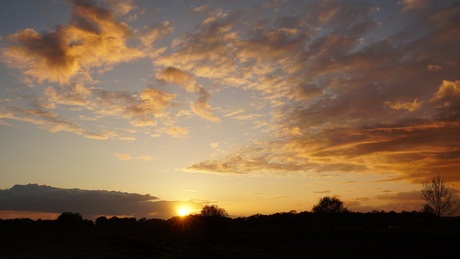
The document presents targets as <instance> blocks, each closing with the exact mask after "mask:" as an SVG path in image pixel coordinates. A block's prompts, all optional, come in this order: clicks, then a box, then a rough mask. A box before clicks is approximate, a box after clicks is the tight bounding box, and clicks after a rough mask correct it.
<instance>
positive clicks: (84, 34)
mask: <svg viewBox="0 0 460 259" xmlns="http://www.w3.org/2000/svg"><path fill="white" fill-rule="evenodd" d="M70 4H71V8H72V19H71V20H70V21H69V23H68V24H66V25H60V26H58V27H57V28H56V29H55V30H54V31H50V32H43V33H38V32H36V31H35V30H33V29H29V28H28V29H24V30H21V31H19V32H17V33H15V34H12V35H8V36H7V37H6V39H7V40H8V41H9V42H10V46H7V47H5V48H3V49H2V50H1V55H2V61H3V62H4V63H5V64H7V65H8V66H10V67H13V68H18V69H20V70H21V71H22V72H23V73H24V75H26V76H29V77H31V78H33V79H34V80H37V81H38V82H43V81H48V82H59V83H68V82H69V81H70V80H71V79H73V78H75V77H76V76H80V78H85V77H86V79H88V78H87V77H88V76H89V74H90V73H92V72H93V71H94V70H97V71H98V72H101V71H102V72H103V71H107V70H111V69H112V67H113V66H114V65H116V64H118V63H120V62H130V61H133V60H136V59H139V58H141V57H144V56H146V53H144V52H143V51H142V50H141V49H140V48H136V47H130V46H128V44H127V41H128V40H129V39H131V38H132V36H133V35H134V32H133V29H131V28H130V27H129V26H128V25H127V24H126V23H123V22H120V21H118V20H117V16H120V15H125V14H127V13H128V12H130V11H131V10H132V9H133V8H134V4H133V3H132V2H131V1H123V2H116V1H112V2H111V6H112V8H113V10H110V9H105V8H104V7H101V6H97V5H96V4H95V3H94V2H92V1H78V0H73V1H70ZM168 31H170V28H169V27H168V24H163V25H161V26H160V27H154V29H150V30H149V31H148V32H145V33H144V35H142V37H141V42H142V44H143V45H144V46H147V45H151V43H152V42H153V41H155V40H157V39H158V38H160V37H161V36H163V35H165V34H167V32H168Z"/></svg>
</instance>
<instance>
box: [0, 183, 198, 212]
mask: <svg viewBox="0 0 460 259" xmlns="http://www.w3.org/2000/svg"><path fill="white" fill-rule="evenodd" d="M191 203H193V202H191ZM179 204H180V202H175V201H164V200H160V199H159V198H157V197H155V196H151V195H149V194H145V195H141V194H137V193H125V192H117V191H104V190H81V189H62V188H56V187H51V186H46V185H37V184H28V185H15V186H13V187H11V188H10V189H5V190H0V211H24V212H41V213H62V212H67V211H70V212H78V213H80V214H82V215H83V217H85V218H88V219H93V220H94V219H95V218H97V217H98V216H126V217H136V218H142V217H146V218H164V219H168V218H171V217H173V216H175V215H176V214H177V206H178V205H179ZM193 205H195V206H197V204H193Z"/></svg>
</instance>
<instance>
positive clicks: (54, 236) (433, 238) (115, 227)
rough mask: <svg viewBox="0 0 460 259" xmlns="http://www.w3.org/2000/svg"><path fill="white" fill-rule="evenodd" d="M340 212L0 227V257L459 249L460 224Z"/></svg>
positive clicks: (398, 253) (72, 218) (74, 216)
mask: <svg viewBox="0 0 460 259" xmlns="http://www.w3.org/2000/svg"><path fill="white" fill-rule="evenodd" d="M342 205H343V204H342ZM339 207H341V206H339ZM341 208H342V209H340V210H338V212H339V213H335V212H337V211H336V210H333V211H334V213H333V215H335V216H336V217H334V220H333V221H329V220H321V217H323V216H324V214H323V213H318V211H315V212H307V211H305V212H300V213H297V212H295V211H291V212H281V213H275V214H271V215H263V214H255V215H252V216H249V217H238V218H233V219H232V218H229V217H224V216H208V215H207V214H204V215H202V214H198V215H189V216H186V217H173V218H170V219H168V220H163V219H146V218H142V219H136V218H126V217H125V218H119V217H110V218H107V217H99V218H97V219H96V220H95V221H94V222H93V221H91V220H86V219H83V217H82V216H81V215H80V214H78V213H72V212H65V213H62V214H61V215H60V216H59V217H58V218H57V219H56V220H35V221H34V220H31V219H9V220H0V230H1V231H2V238H1V240H0V248H1V249H0V256H1V257H2V258H8V257H19V258H22V257H46V258H49V257H66V258H69V257H70V258H77V257H78V258H82V257H84V258H88V257H90V258H91V257H99V258H100V257H103V258H106V257H110V258H120V257H129V258H137V257H147V258H152V257H153V258H156V257H160V258H163V257H167V258H184V257H185V258H190V257H200V258H203V257H204V258H208V257H214V258H215V257H218V258H222V257H224V258H228V257H238V256H243V257H268V258H270V257H271V258H273V257H289V256H305V255H306V253H308V255H311V256H312V257H315V256H321V257H335V256H342V257H343V256H344V255H353V256H360V257H363V256H369V255H371V254H373V253H375V251H376V249H377V250H378V251H380V252H379V253H382V254H381V256H383V257H403V256H413V255H414V254H415V253H417V252H420V253H423V255H425V256H434V255H436V256H439V254H438V252H439V251H438V250H439V249H438V247H442V252H441V255H442V254H444V255H450V253H452V252H454V251H456V250H457V248H456V247H457V246H458V241H460V240H459V233H460V217H450V218H441V220H440V221H438V218H437V217H436V215H434V214H431V213H425V212H422V211H412V212H400V213H396V212H393V211H391V212H384V211H373V212H368V213H359V212H350V211H348V210H344V208H343V207H341ZM219 215H221V214H219ZM222 215H226V214H222ZM330 215H331V214H329V216H330ZM328 224H332V225H329V226H328ZM331 226H332V227H331ZM357 247H359V249H358V248H357Z"/></svg>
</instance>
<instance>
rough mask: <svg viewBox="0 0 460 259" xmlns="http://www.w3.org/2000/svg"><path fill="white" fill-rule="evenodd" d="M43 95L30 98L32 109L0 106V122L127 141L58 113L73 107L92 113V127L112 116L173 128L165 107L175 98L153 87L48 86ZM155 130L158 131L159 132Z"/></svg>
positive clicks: (122, 137)
mask: <svg viewBox="0 0 460 259" xmlns="http://www.w3.org/2000/svg"><path fill="white" fill-rule="evenodd" d="M44 96H45V98H39V97H30V99H31V102H32V103H34V106H35V107H33V108H19V107H8V106H4V107H0V112H1V114H2V115H1V117H0V119H2V118H3V119H9V120H16V121H22V122H27V123H30V124H33V125H37V126H38V127H40V128H43V129H45V130H48V131H50V132H60V131H64V132H71V133H75V134H78V135H83V136H85V137H88V138H93V139H109V138H118V139H126V137H127V136H125V133H122V132H120V133H115V132H113V131H109V130H102V131H100V132H92V131H88V130H86V129H84V128H83V127H82V126H80V125H79V124H77V123H76V122H73V121H74V120H75V119H68V118H64V117H62V116H61V115H60V114H58V113H57V112H58V111H57V110H58V109H57V107H58V106H76V107H78V111H80V112H82V113H83V112H89V113H90V114H92V115H93V119H91V120H92V121H95V122H94V124H97V122H98V121H100V119H101V118H103V117H115V118H124V119H126V120H127V121H129V122H130V124H131V125H132V126H134V127H148V126H156V125H157V124H158V123H159V122H160V121H161V122H164V123H165V124H167V125H168V127H172V126H173V125H171V118H170V117H171V115H170V114H169V112H168V108H171V107H172V106H173V105H174V99H175V97H176V95H175V94H170V93H166V92H163V91H161V90H157V89H154V88H145V89H144V90H142V91H141V92H140V93H139V94H134V93H129V92H127V91H107V90H104V89H102V88H86V87H85V86H83V85H82V84H79V83H77V84H72V85H64V86H61V87H57V88H56V87H51V86H48V87H46V88H45V90H44ZM64 108H65V107H64ZM54 110H56V112H55V111H54ZM84 120H85V121H88V120H87V119H84ZM99 128H101V127H99ZM102 128H103V127H102ZM157 130H158V131H159V132H161V129H157ZM162 133H165V132H162ZM128 138H129V137H128ZM130 139H132V137H131V138H130Z"/></svg>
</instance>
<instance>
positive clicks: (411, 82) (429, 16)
mask: <svg viewBox="0 0 460 259" xmlns="http://www.w3.org/2000/svg"><path fill="white" fill-rule="evenodd" d="M405 4H411V5H416V3H415V2H411V3H409V2H406V3H405ZM430 8H431V9H430V12H427V11H424V10H421V9H419V8H415V9H413V10H412V11H411V13H413V14H416V15H414V16H413V17H412V18H413V19H414V20H413V23H410V24H408V25H406V26H402V27H397V28H395V31H393V32H391V33H390V34H389V35H387V36H385V37H382V38H376V37H375V33H377V32H379V31H380V28H386V26H390V23H391V22H390V21H388V20H379V19H378V18H377V17H375V16H374V13H375V12H376V11H377V10H378V8H377V6H374V5H367V4H358V3H357V2H350V3H348V2H347V4H346V5H345V4H343V3H340V2H338V1H329V2H328V5H321V4H320V3H317V4H313V5H312V6H311V8H310V9H309V10H308V11H306V12H307V14H305V15H304V16H302V17H300V16H299V17H295V18H292V17H281V16H276V15H274V16H273V17H274V18H273V19H271V20H269V21H257V22H255V21H253V22H254V24H257V25H258V26H248V27H249V28H254V30H251V29H247V30H244V31H241V30H240V31H237V30H236V29H235V28H237V27H238V26H239V24H238V21H233V20H231V22H230V19H229V17H232V14H227V15H225V16H223V15H220V16H219V15H215V16H213V17H212V19H210V20H207V22H206V23H205V22H203V24H204V25H206V26H210V25H211V24H215V25H216V26H217V25H219V24H228V25H229V26H228V27H226V28H227V29H226V30H218V31H212V33H211V30H209V29H208V28H209V27H206V26H204V25H203V27H202V28H200V29H201V30H200V32H199V33H195V34H192V35H190V36H189V38H186V40H182V41H181V44H179V46H182V47H183V49H181V48H180V49H178V51H177V52H176V53H175V54H173V55H171V56H169V57H167V58H164V59H163V60H161V62H166V61H168V62H171V63H168V64H171V65H173V64H174V62H173V61H174V60H176V59H173V57H175V58H177V59H178V57H179V55H182V54H184V55H185V54H186V53H188V52H187V51H188V50H190V49H193V48H197V47H198V46H203V45H199V44H197V43H195V41H194V37H195V36H196V35H202V36H203V37H202V38H201V39H202V40H203V41H204V43H203V44H210V43H211V42H213V43H214V44H215V45H213V46H214V47H215V48H218V47H219V49H218V53H220V54H221V58H222V59H226V57H227V55H230V53H235V56H228V59H229V60H230V59H231V60H232V61H235V60H236V61H237V63H238V65H232V63H231V62H230V61H229V62H223V63H222V66H220V63H219V62H217V63H215V64H217V65H216V66H215V67H214V68H209V69H208V70H206V71H207V72H210V73H208V74H202V75H203V76H207V78H208V79H214V78H217V76H215V75H218V74H219V73H223V72H222V71H225V72H224V73H225V75H224V76H222V75H219V77H224V78H225V79H224V80H221V79H216V82H217V83H220V84H222V85H228V86H235V87H245V89H251V90H255V91H257V92H258V93H259V94H260V95H259V96H261V98H263V100H264V101H265V104H264V105H263V106H262V107H264V109H268V110H269V113H268V114H269V115H270V116H271V120H270V123H269V124H268V125H267V126H266V130H267V131H268V134H266V136H267V137H266V138H261V139H256V140H253V141H252V143H251V144H250V145H248V146H245V147H241V148H240V149H238V150H236V151H235V152H232V153H230V154H228V153H227V154H226V155H225V156H223V157H220V158H216V159H209V160H204V161H198V162H196V163H194V164H192V165H190V166H189V167H188V168H187V169H188V170H190V171H201V172H214V173H236V174H248V173H253V172H270V173H276V172H280V171H284V172H305V173H317V174H335V173H336V174H346V173H366V174H378V175H381V176H382V177H390V178H391V179H394V180H398V181H401V180H406V181H411V182H420V181H422V180H423V179H428V178H430V177H432V176H433V175H436V174H441V175H443V176H446V177H448V178H449V179H452V180H453V181H460V177H459V176H458V175H456V174H455V171H456V170H457V168H458V165H459V164H460V150H459V148H458V146H460V139H459V137H458V136H457V135H458V134H456V132H458V131H459V130H460V128H459V127H460V123H459V118H460V117H459V115H458V110H459V107H460V106H459V102H458V100H459V98H458V96H457V95H458V88H459V87H458V82H457V81H458V80H457V79H458V65H459V63H458V61H456V60H454V59H453V58H452V57H453V56H452V54H453V53H455V54H459V55H460V49H459V48H458V40H459V36H458V34H453V33H452V32H453V31H456V30H457V29H455V28H456V26H458V22H457V21H458V19H456V18H455V17H457V16H458V14H459V13H460V5H459V4H458V3H453V2H449V3H446V4H445V5H434V4H433V5H431V6H430ZM405 15H407V14H404V13H401V14H400V15H398V17H396V18H395V19H396V20H398V19H404V17H405ZM234 16H238V17H240V18H241V19H240V20H239V21H247V20H248V19H247V18H246V16H245V14H244V13H238V15H234ZM448 17H449V18H451V21H454V22H451V23H447V22H446V19H447V18H448ZM249 21H252V20H250V19H249ZM226 22H228V23H226ZM267 24H270V25H271V26H268V25H267ZM421 24H423V28H424V33H410V32H411V31H413V30H414V29H415V28H420V26H421ZM295 29H297V30H295ZM211 35H212V36H214V37H217V36H218V35H219V36H220V39H219V40H217V39H214V37H212V36H211ZM225 35H232V37H229V36H228V37H225ZM222 46H229V47H228V48H232V49H231V50H230V49H225V48H223V47H222ZM210 49H211V48H210ZM447 49H448V50H449V51H446V50H447ZM268 50H269V51H268ZM197 52H198V51H197ZM198 53H200V56H197V55H196V56H193V62H192V58H191V57H185V59H184V60H185V61H184V60H182V59H178V60H180V61H178V62H176V63H177V64H176V65H178V66H183V67H187V68H189V69H190V71H193V72H194V73H195V71H200V68H199V66H200V64H202V62H205V61H206V60H207V58H208V57H209V56H211V55H213V54H214V52H213V51H209V52H207V51H205V50H203V49H201V51H200V52H198ZM455 54H454V55H455ZM174 55H176V56H174ZM181 57H182V56H181ZM438 60H439V62H438ZM434 61H436V64H437V66H439V67H442V69H437V67H431V69H428V71H427V68H430V65H432V64H433V63H434ZM188 62H190V63H188ZM227 66H228V67H227ZM236 68H238V69H236ZM214 70H219V71H216V72H215V73H216V74H214V73H211V71H212V72H214ZM196 73H197V75H198V74H199V72H196ZM252 75H253V76H252ZM446 78H451V79H449V80H446ZM226 79H229V80H228V81H226ZM230 79H231V80H230ZM440 82H442V83H441V86H439V84H440ZM227 83H228V84H227ZM438 86H439V88H438ZM388 100H395V101H388ZM404 100H411V101H404ZM412 100H413V101H412ZM422 104H423V105H422ZM401 111H408V112H401ZM242 112H243V111H242V110H237V109H235V112H234V113H227V114H226V115H227V116H232V117H233V116H237V114H239V113H242Z"/></svg>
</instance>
